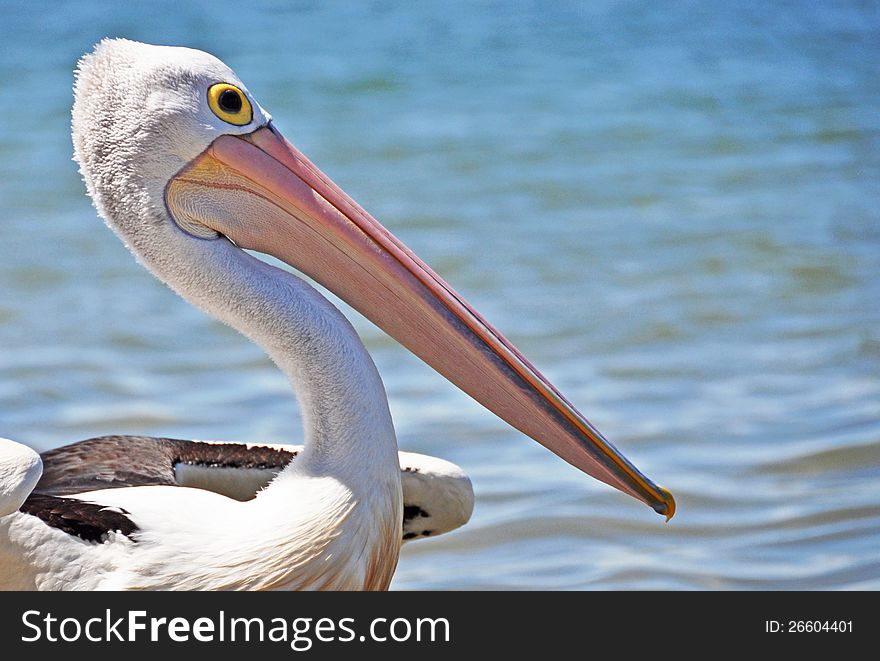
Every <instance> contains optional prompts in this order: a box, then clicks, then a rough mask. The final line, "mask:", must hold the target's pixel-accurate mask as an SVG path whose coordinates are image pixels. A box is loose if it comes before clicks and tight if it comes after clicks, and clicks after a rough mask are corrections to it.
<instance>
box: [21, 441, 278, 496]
mask: <svg viewBox="0 0 880 661" xmlns="http://www.w3.org/2000/svg"><path fill="white" fill-rule="evenodd" d="M294 456H295V453H293V452H290V451H288V450H280V449H275V448H268V447H259V446H258V447H251V448H248V446H246V445H245V444H243V443H201V442H199V441H184V440H180V439H176V438H153V437H151V436H101V437H99V438H91V439H88V440H86V441H80V442H79V443H73V444H72V445H65V446H64V447H60V448H56V449H54V450H48V451H47V452H44V453H42V454H41V455H40V457H41V458H42V460H43V476H42V477H41V478H40V481H39V482H38V483H37V486H36V488H35V489H34V492H36V493H42V494H51V495H55V496H64V495H70V494H74V493H82V492H84V491H97V490H99V489H116V488H120V487H143V486H157V485H165V486H177V482H176V480H175V473H174V467H175V466H176V465H177V464H181V463H182V464H191V465H198V466H211V467H215V468H260V469H278V470H281V469H282V468H284V467H285V466H286V465H287V464H288V463H290V461H291V459H293V457H294Z"/></svg>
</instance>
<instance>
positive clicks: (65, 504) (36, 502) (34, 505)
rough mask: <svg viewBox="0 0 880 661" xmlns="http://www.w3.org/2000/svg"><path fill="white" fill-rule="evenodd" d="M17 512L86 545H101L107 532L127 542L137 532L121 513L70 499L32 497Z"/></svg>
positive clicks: (118, 509) (37, 495)
mask: <svg viewBox="0 0 880 661" xmlns="http://www.w3.org/2000/svg"><path fill="white" fill-rule="evenodd" d="M21 511H22V512H24V513H25V514H31V515H33V516H35V517H37V518H38V519H40V520H41V521H43V522H44V523H46V525H49V526H51V527H53V528H58V529H59V530H63V531H64V532H66V533H67V534H68V535H75V536H76V537H79V538H80V539H84V540H86V541H87V542H104V541H106V540H107V534H108V533H111V532H119V533H122V534H123V535H125V536H126V537H128V538H129V539H131V538H132V535H133V534H134V533H136V532H137V531H138V527H137V525H136V524H135V523H134V522H133V521H132V520H131V519H129V518H128V516H127V515H128V512H126V511H125V510H123V509H121V508H109V507H105V506H104V505H98V504H96V503H89V502H85V501H82V500H76V499H74V498H59V497H58V496H49V495H46V494H41V493H32V494H31V495H30V496H28V498H27V500H25V501H24V504H23V505H22V506H21Z"/></svg>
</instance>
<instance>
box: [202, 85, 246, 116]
mask: <svg viewBox="0 0 880 661" xmlns="http://www.w3.org/2000/svg"><path fill="white" fill-rule="evenodd" d="M208 106H209V107H210V108H211V112H213V113H214V114H215V115H217V117H219V118H220V119H222V120H223V121H224V122H228V123H230V124H234V125H235V126H244V125H245V124H249V123H250V121H251V120H252V119H253V118H254V109H253V108H252V107H251V102H250V101H248V98H247V97H246V96H245V95H244V92H242V91H241V90H240V89H238V88H237V87H236V86H235V85H230V84H229V83H217V84H216V85H211V87H209V88H208Z"/></svg>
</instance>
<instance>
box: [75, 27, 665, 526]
mask: <svg viewBox="0 0 880 661" xmlns="http://www.w3.org/2000/svg"><path fill="white" fill-rule="evenodd" d="M75 97H76V98H75V104H74V108H73V135H74V148H75V156H76V160H77V161H78V162H79V164H80V168H81V171H82V174H83V176H84V179H85V180H86V183H87V186H88V189H89V193H90V194H91V196H92V198H93V199H94V201H95V204H96V206H97V208H98V210H99V212H100V213H101V215H102V216H104V218H105V219H106V220H107V221H108V223H109V224H110V226H111V227H112V228H113V229H114V230H115V231H116V232H117V233H118V234H119V235H120V236H121V237H122V239H123V240H124V241H125V242H126V244H127V245H128V246H129V247H130V248H131V249H132V250H133V251H134V252H135V253H136V254H137V255H138V257H139V258H140V259H141V260H142V261H144V262H145V263H146V264H147V265H148V266H149V267H150V268H151V269H152V270H153V271H154V272H156V273H157V274H158V275H159V277H160V278H162V279H163V280H165V281H166V282H168V283H169V284H170V285H171V286H172V287H173V288H175V289H177V290H178V291H185V290H186V287H187V285H186V283H187V282H191V281H193V280H194V279H199V278H201V281H202V282H203V288H205V289H211V288H213V293H212V294H211V295H212V296H215V297H223V296H224V293H223V291H222V289H223V286H224V282H215V281H216V280H217V279H222V277H223V276H222V275H221V274H220V270H219V269H215V270H214V271H212V274H213V275H211V277H208V276H205V274H204V273H202V271H200V269H202V268H203V267H202V265H201V264H200V263H199V261H198V260H190V263H189V264H188V265H187V266H185V267H180V268H178V273H177V275H175V276H174V277H171V276H167V275H166V272H167V268H166V267H167V266H168V264H169V262H170V261H172V260H176V261H177V262H182V261H185V257H186V255H190V254H195V253H198V254H200V255H202V254H204V255H207V254H208V253H209V252H211V251H214V252H216V253H218V254H219V253H222V254H223V255H226V257H224V258H223V259H226V260H227V261H228V260H229V259H231V257H229V255H231V254H232V253H231V252H230V251H232V250H235V251H239V252H240V249H250V250H255V251H258V252H262V253H266V254H269V255H272V256H274V257H276V258H278V259H280V260H282V261H283V262H286V263H287V264H289V265H290V266H292V267H294V268H295V269H297V270H299V271H301V272H303V273H305V274H306V275H308V276H310V277H311V278H313V279H314V280H316V281H317V282H319V283H321V284H322V285H324V286H326V287H327V288H328V289H330V290H331V291H333V292H334V293H336V294H337V295H338V296H339V297H340V298H342V299H343V300H345V301H346V302H347V303H349V304H350V305H352V306H353V307H354V308H355V309H357V310H359V311H360V312H361V313H363V314H364V315H365V316H366V317H367V318H368V319H370V320H371V321H373V322H374V323H375V324H376V325H377V326H379V327H380V328H382V329H383V330H384V331H385V332H387V333H388V334H389V335H391V336H392V337H394V338H395V339H397V340H398V341H399V342H400V343H401V344H403V345H404V346H405V347H407V348H408V349H409V350H410V351H412V352H413V353H415V354H416V355H417V356H419V357H420V358H421V359H422V360H423V361H425V362H426V363H427V364H429V365H430V366H431V367H433V368H434V369H436V370H437V371H438V372H439V373H441V374H442V375H443V376H445V377H446V378H447V379H449V380H450V381H451V382H452V383H454V384H455V385H457V386H458V387H459V388H461V389H462V390H464V391H465V392H466V393H468V394H469V395H470V396H471V397H473V398H474V399H476V400H477V401H479V402H480V403H481V404H483V405H484V406H485V407H486V408H488V409H489V410H491V411H493V412H494V413H495V414H496V415H498V416H499V417H501V418H502V419H504V420H505V421H507V422H508V423H509V424H511V425H512V426H513V427H515V428H517V429H519V430H520V431H522V432H523V433H525V434H527V435H528V436H531V437H532V438H533V439H535V440H537V441H538V442H540V443H541V444H543V445H544V446H545V447H547V448H548V449H550V450H551V451H553V452H554V453H556V454H557V455H558V456H560V457H562V458H563V459H564V460H566V461H568V462H569V463H571V464H573V465H574V466H576V467H577V468H579V469H581V470H582V471H584V472H586V473H588V474H589V475H592V476H593V477H595V478H597V479H599V480H601V481H603V482H606V483H607V484H610V485H611V486H613V487H615V488H617V489H619V490H621V491H623V492H625V493H627V494H630V495H631V496H634V497H635V498H637V499H639V500H641V501H643V502H645V503H647V504H648V505H649V506H651V507H652V508H653V509H654V510H655V511H657V512H658V513H661V514H664V515H666V516H667V517H671V516H672V514H673V512H674V508H675V505H674V501H673V499H672V496H671V495H670V494H669V492H667V491H666V490H664V489H662V488H661V487H658V486H657V485H655V484H654V483H653V482H651V481H650V480H649V479H648V478H647V477H645V476H644V475H643V474H642V473H641V472H639V470H638V469H636V468H635V466H634V465H633V464H631V463H630V462H629V461H628V460H627V459H626V458H625V457H624V456H623V455H622V454H621V453H620V452H618V451H617V450H616V449H615V448H614V446H613V445H611V444H610V443H609V442H608V441H607V440H606V439H605V438H604V437H603V436H602V434H600V433H599V432H598V431H597V430H596V429H595V428H594V427H593V426H592V425H591V424H590V423H589V422H588V421H587V420H586V418H584V416H583V415H581V414H580V413H579V412H578V411H577V410H576V409H575V408H574V406H573V405H572V404H571V403H570V402H569V401H568V400H567V399H566V398H565V397H563V396H562V394H561V393H560V392H559V391H558V390H557V389H556V388H555V387H554V386H553V385H552V384H551V383H550V382H549V381H548V380H547V379H546V378H545V377H543V376H542V375H541V374H540V373H539V372H538V371H537V370H536V369H535V368H534V367H533V366H532V365H531V363H529V362H528V361H527V360H526V359H525V358H524V357H523V356H522V354H520V352H519V351H518V350H517V349H516V348H515V347H514V346H513V345H512V344H511V343H510V342H509V341H507V340H506V339H505V338H504V337H503V336H502V335H501V334H500V333H499V332H498V331H497V330H495V329H494V328H493V327H492V326H490V325H489V323H488V322H487V321H486V320H485V319H483V317H482V316H480V314H479V313H477V312H476V311H475V310H474V309H473V308H472V307H471V306H470V305H469V304H468V303H467V302H466V301H465V300H464V298H462V297H461V296H460V295H459V294H458V293H456V292H455V290H453V289H452V287H450V286H449V285H448V284H446V283H445V282H444V281H443V280H442V279H441V278H440V277H439V276H438V275H437V274H436V273H434V272H433V271H432V270H431V269H430V268H429V267H428V266H427V265H425V264H424V263H423V262H422V261H421V260H419V258H418V257H417V256H416V255H414V254H413V253H412V252H411V251H410V250H408V249H407V248H406V246H404V245H403V244H402V243H401V242H400V241H399V240H398V239H396V238H395V237H394V236H393V235H392V234H391V233H390V232H388V230H386V229H385V228H384V227H382V225H380V224H379V223H378V222H377V221H376V220H375V219H374V218H373V217H372V216H370V215H369V214H368V213H367V212H366V211H364V210H363V209H362V208H361V207H360V206H358V205H357V204H356V203H355V202H354V201H353V200H352V199H351V198H350V197H349V196H348V195H346V194H345V193H344V192H343V191H342V190H341V189H340V188H339V187H337V186H336V185H335V184H334V183H333V182H332V181H331V180H330V179H329V178H328V177H327V176H326V175H324V174H323V173H322V172H321V171H320V170H318V168H317V167H315V166H314V165H313V164H312V163H311V162H310V161H309V160H308V159H307V158H306V157H305V156H304V155H303V154H302V153H300V152H299V151H298V150H297V149H296V148H295V147H293V146H292V145H291V144H290V143H288V142H287V141H286V140H285V139H284V138H283V137H282V136H281V134H280V133H279V131H278V130H277V128H276V127H275V125H274V124H273V122H272V120H271V117H270V115H269V114H268V113H267V112H266V111H265V110H263V108H262V107H261V106H260V105H259V103H258V102H257V101H256V99H254V98H253V96H252V95H251V93H250V92H249V91H248V89H247V87H246V86H245V85H244V83H243V82H242V81H241V80H240V79H239V78H238V76H236V75H235V73H234V72H233V71H232V70H231V69H230V68H229V67H227V66H226V65H225V64H223V63H222V62H221V61H220V60H218V59H216V58H215V57H213V56H211V55H208V54H206V53H203V52H200V51H196V50H191V49H187V48H173V47H160V46H151V45H146V44H140V43H135V42H131V41H125V40H105V41H103V42H101V43H100V44H99V45H98V46H97V47H96V49H95V50H94V52H93V53H92V54H90V55H87V56H85V57H84V58H83V59H82V61H81V62H80V65H79V68H78V73H77V79H76V87H75ZM144 209H146V211H144ZM203 296H204V297H206V296H207V294H204V295H203V294H192V295H190V296H189V298H190V299H191V300H194V302H195V303H196V304H197V305H202V307H207V304H206V303H205V300H206V298H204V297H203ZM200 297H202V298H200ZM218 316H219V317H220V318H221V319H222V318H223V314H218ZM274 357H275V356H273V358H274ZM276 360H277V358H276Z"/></svg>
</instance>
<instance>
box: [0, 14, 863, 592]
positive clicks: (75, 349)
mask: <svg viewBox="0 0 880 661" xmlns="http://www.w3.org/2000/svg"><path fill="white" fill-rule="evenodd" d="M872 7H876V6H875V5H872V4H871V3H846V2H842V3H809V2H803V3H759V2H755V3H727V2H700V3H645V4H632V5H630V4H628V3H602V2H597V3H571V4H569V3H543V2H536V3H515V4H506V5H493V4H488V3H487V4H484V3H468V2H461V3H457V2H436V3H434V2H424V3H390V2H377V3H365V4H361V3H350V4H349V3H337V4H335V5H333V6H332V7H330V6H326V5H325V3H317V2H316V3H287V2H277V3H245V4H244V5H243V4H242V3H229V4H228V5H223V3H217V2H204V3H201V2H193V3H180V2H174V3H149V4H147V3H144V4H139V3H130V4H128V5H127V6H123V5H122V3H86V2H81V3H77V4H76V5H69V6H68V7H67V9H66V11H64V12H63V13H62V11H60V9H59V6H57V5H55V4H45V5H44V4H41V3H39V2H34V3H19V4H16V5H9V4H4V6H3V22H4V24H5V25H4V27H5V29H4V39H3V43H2V45H0V79H2V80H3V81H4V83H3V95H2V98H3V121H2V122H0V156H2V158H0V216H2V221H0V435H3V436H8V437H11V438H14V439H17V440H19V441H23V442H26V443H28V444H30V445H32V446H34V447H36V448H38V449H46V448H49V447H53V446H56V445H61V444H63V443H67V442H70V441H74V440H78V439H81V438H86V437H89V436H94V435H98V434H103V433H110V432H126V433H145V434H154V435H167V436H178V437H183V438H222V439H246V440H264V441H275V442H285V441H297V440H298V438H299V435H300V429H299V418H298V415H299V414H298V412H297V408H296V405H295V403H294V401H293V399H292V396H291V394H290V392H289V391H288V388H287V385H286V382H285V380H284V378H283V377H282V376H281V374H279V373H278V372H277V371H276V370H275V369H274V367H273V366H272V364H271V363H270V362H269V360H268V359H267V358H266V357H264V355H263V354H262V353H261V352H260V350H259V349H257V348H256V347H254V346H252V345H251V344H249V343H248V342H247V341H246V340H244V339H243V338H242V337H240V336H238V335H237V334H236V333H234V332H233V331H231V330H229V329H227V328H225V327H223V326H221V325H220V324H218V323H216V322H214V321H212V320H211V319H209V318H207V317H205V316H204V315H202V314H201V313H199V312H197V311H196V310H194V309H193V308H191V307H189V306H188V305H187V304H185V303H184V302H183V301H181V300H180V299H178V298H176V297H175V296H174V295H173V294H172V293H171V292H170V291H168V290H166V289H165V288H164V287H163V286H162V285H160V284H159V283H158V282H157V281H156V280H154V279H153V278H152V277H151V276H150V275H149V274H148V273H146V272H145V271H144V270H143V269H142V268H141V267H140V266H138V265H137V264H136V263H135V262H134V260H133V259H132V258H131V257H130V256H129V254H128V253H127V252H126V250H125V249H124V248H123V246H122V245H121V244H120V242H119V241H118V240H117V239H116V238H115V237H114V236H113V235H112V234H111V233H110V232H109V231H108V230H107V229H106V228H105V227H104V226H103V224H102V223H101V221H100V220H98V218H97V217H96V214H95V212H94V210H93V209H92V208H91V206H90V205H89V202H88V200H87V199H86V197H85V195H84V190H83V185H82V183H81V182H80V180H79V178H78V176H77V173H76V169H75V166H74V164H73V163H72V162H71V160H70V153H71V147H70V142H69V136H68V125H69V114H68V113H69V106H70V102H71V94H70V86H71V80H72V78H71V71H72V68H73V66H74V63H75V62H76V59H77V57H78V56H79V55H80V54H81V53H82V52H84V51H85V50H87V49H89V48H90V46H91V44H92V43H94V42H95V41H96V40H98V39H99V38H101V37H103V36H106V35H112V36H127V37H131V38H136V39H141V40H145V41H152V42H157V43H176V44H186V45H191V46H196V47H200V48H204V49H207V50H210V51H212V52H214V53H215V54H217V55H218V56H220V57H221V58H223V59H224V60H226V61H227V62H228V63H229V64H230V65H232V66H233V67H234V68H235V69H236V70H237V72H238V73H239V75H240V76H241V77H242V78H243V79H244V80H245V81H247V83H248V85H249V87H250V89H251V91H252V92H254V93H255V94H256V96H257V97H258V98H259V99H260V100H261V103H262V105H264V106H265V107H266V108H268V109H269V110H270V112H272V113H273V114H274V116H275V119H276V121H277V124H278V125H279V127H280V128H281V129H282V130H283V131H284V132H285V134H287V136H288V137H289V138H291V139H292V140H293V141H294V142H295V143H296V144H297V145H298V146H299V147H300V148H302V149H303V151H305V152H306V153H307V154H309V155H310V156H311V157H312V159H313V160H314V161H316V162H317V163H318V164H319V165H320V166H321V167H322V168H323V169H324V170H325V171H327V172H328V173H329V174H330V175H331V176H332V177H333V178H334V179H335V180H336V181H337V182H338V183H340V184H341V185H342V186H343V187H344V188H345V189H346V190H348V191H349V192H350V193H351V194H352V195H353V196H354V197H355V198H356V199H358V200H359V201H360V202H361V203H362V204H364V206H366V207H367V208H368V209H370V210H371V211H372V212H373V213H374V214H375V215H376V216H377V217H378V218H380V219H381V220H382V221H383V222H384V223H385V225H386V226H387V227H389V228H390V229H391V230H392V231H393V232H394V233H395V234H397V235H398V236H399V237H400V238H402V239H403V240H404V241H405V242H407V243H408V244H409V245H410V247H412V248H413V249H414V250H415V251H416V252H417V253H418V254H419V255H420V256H422V257H423V258H424V259H425V261H427V262H428V263H429V264H431V265H432V266H433V267H434V268H435V269H436V270H437V271H439V273H440V274H441V275H443V276H444V277H445V278H446V279H448V280H449V281H451V282H452V283H453V284H454V285H455V286H456V287H457V288H458V289H459V290H460V291H461V292H462V293H463V294H464V295H466V296H467V297H468V298H469V299H470V300H471V302H472V303H474V304H475V306H476V307H477V308H478V309H480V310H481V311H483V312H484V314H485V315H486V316H487V317H488V318H489V319H490V320H491V321H492V322H493V323H494V324H495V325H496V326H498V327H499V328H500V329H501V330H502V331H503V332H504V333H505V334H506V335H507V336H508V337H509V338H510V339H511V340H512V341H513V342H514V343H516V344H517V345H518V346H519V347H520V349H522V350H523V352H524V353H525V354H526V355H527V356H528V357H529V358H530V359H531V360H532V361H533V362H534V363H536V364H537V366H538V367H539V368H540V369H541V370H542V371H543V372H544V373H545V374H546V375H547V376H548V377H550V379H551V380H552V381H553V382H554V383H556V384H557V385H558V386H559V387H560V388H561V389H562V391H563V392H565V393H566V394H567V395H568V397H569V398H570V399H572V400H573V401H574V402H575V403H576V404H577V405H578V406H579V408H581V410H583V411H584V412H585V413H586V414H587V416H588V417H589V418H590V419H591V420H592V421H593V422H594V424H596V426H598V427H599V428H600V429H601V430H603V431H604V432H605V434H606V435H607V436H609V437H610V438H611V439H612V440H613V441H614V442H615V443H616V444H617V445H618V447H620V448H621V449H622V450H623V451H624V452H625V453H626V454H627V455H628V456H629V457H630V458H632V460H633V461H634V462H636V463H637V464H638V465H639V467H640V468H642V469H643V470H644V471H645V472H646V473H647V474H648V475H650V476H651V477H652V478H654V479H656V480H657V481H658V482H660V483H662V484H664V485H666V486H667V487H669V488H670V489H671V490H672V491H673V492H674V493H675V494H676V496H677V499H678V504H679V512H678V514H677V516H676V517H675V519H673V521H672V522H670V523H669V524H664V523H663V522H662V519H661V518H659V517H657V516H656V515H655V514H654V513H653V512H651V511H650V509H648V508H646V507H644V506H642V505H640V504H639V503H637V502H636V501H634V500H632V499H630V498H628V497H626V496H623V495H621V494H619V493H617V492H615V491H613V490H611V489H610V488H606V487H604V486H603V485H600V484H599V483H597V482H595V481H593V480H591V479H588V478H586V477H585V476H583V475H582V474H580V473H578V472H577V471H576V470H574V469H573V468H571V467H569V466H568V465H567V464H565V463H563V462H562V461H560V460H559V459H557V458H556V457H554V456H553V455H551V454H550V453H548V452H547V451H546V450H544V449H543V448H542V447H540V446H539V445H537V444H536V443H533V442H532V441H530V440H528V439H526V438H525V437H523V436H521V435H520V434H518V433H517V432H515V431H513V430H512V429H510V428H509V427H507V426H506V425H505V424H504V423H502V422H500V421H499V420H498V419H496V418H494V417H493V416H492V415H491V414H489V413H487V412H486V411H484V410H483V409H482V408H480V407H479V406H478V405H476V404H474V403H473V402H471V401H470V400H469V399H468V398H467V397H466V396H464V395H462V394H461V393H459V392H458V391H456V390H455V389H454V388H453V387H452V386H450V385H448V384H447V383H446V382H445V381H444V380H443V379H441V378H440V377H439V376H437V375H436V374H434V373H433V372H432V371H431V370H430V369H429V368H427V367H425V366H424V365H422V364H421V363H420V362H419V361H418V360H416V359H415V358H413V357H412V356H411V355H409V354H407V353H406V352H405V351H404V350H403V349H401V348H400V347H398V346H397V345H396V344H395V343H394V342H393V341H391V340H389V339H388V338H386V337H385V336H383V335H382V334H381V333H380V332H379V331H377V330H376V329H375V328H374V327H372V326H371V325H370V324H369V323H368V322H366V321H364V320H363V319H362V318H359V317H353V318H354V321H355V323H356V325H357V327H358V329H359V330H360V332H361V333H362V335H363V337H364V339H365V341H366V343H367V345H368V347H369V349H370V350H371V352H372V353H373V355H374V357H375V360H376V362H377V364H378V366H379V369H380V371H381V372H382V375H383V377H384V379H385V383H386V385H387V388H388V392H389V397H390V400H391V407H392V412H393V414H394V417H395V421H396V425H397V428H398V433H399V439H400V445H401V446H402V447H403V448H406V449H412V450H416V451H421V452H426V453H430V454H436V455H439V456H442V457H445V458H447V459H450V460H452V461H454V462H456V463H458V464H460V465H461V466H463V467H464V468H465V469H466V470H467V471H468V472H469V473H470V475H471V476H472V478H473V481H474V486H475V489H476V492H477V507H476V511H475V513H474V517H473V520H472V521H471V523H470V524H469V525H468V526H467V527H466V528H465V529H463V530H461V531H459V532H457V533H455V534H451V535H448V536H446V537H442V538H438V539H436V540H427V541H424V542H419V543H416V544H412V545H410V546H409V547H407V549H406V550H405V552H404V555H403V558H402V560H401V563H400V567H399V570H398V573H397V576H396V579H395V584H394V585H395V587H396V588H398V589H419V588H468V589H473V588H489V587H493V588H594V589H595V588H599V589H606V588H686V589H704V588H708V589H712V588H746V589H751V588H758V589H779V588H786V589H800V588H874V589H878V588H880V445H878V440H880V329H878V321H880V277H878V276H880V184H878V182H880V15H878V12H877V10H876V8H872Z"/></svg>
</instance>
